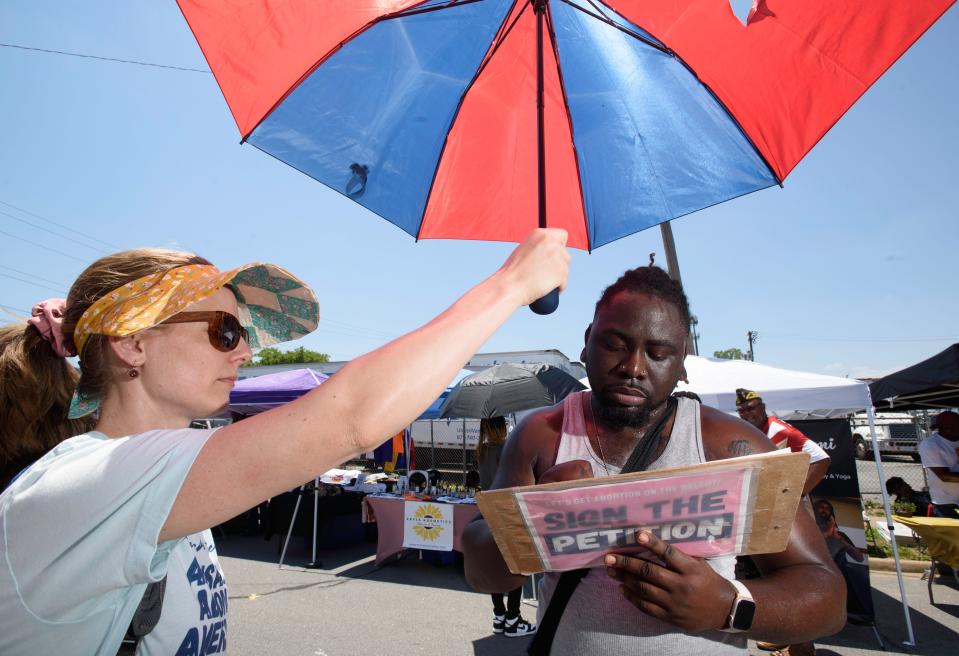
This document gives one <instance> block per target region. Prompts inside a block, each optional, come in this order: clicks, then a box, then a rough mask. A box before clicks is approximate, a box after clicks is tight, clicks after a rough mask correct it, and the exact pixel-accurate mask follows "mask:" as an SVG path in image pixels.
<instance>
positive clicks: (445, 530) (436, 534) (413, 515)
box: [403, 501, 453, 551]
mask: <svg viewBox="0 0 959 656" xmlns="http://www.w3.org/2000/svg"><path fill="white" fill-rule="evenodd" d="M404 520H405V521H404V522H403V546H404V547H406V548H408V549H429V550H431V551H452V549H453V512H452V510H451V509H449V507H448V506H446V505H444V504H441V503H422V502H418V501H407V502H406V503H405V509H404Z"/></svg>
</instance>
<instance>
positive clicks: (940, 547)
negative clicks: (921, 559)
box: [893, 515, 959, 603]
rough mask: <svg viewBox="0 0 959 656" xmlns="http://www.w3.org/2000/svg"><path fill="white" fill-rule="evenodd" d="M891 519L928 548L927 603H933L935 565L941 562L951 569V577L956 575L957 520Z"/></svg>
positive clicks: (958, 560)
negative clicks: (929, 564) (911, 532)
mask: <svg viewBox="0 0 959 656" xmlns="http://www.w3.org/2000/svg"><path fill="white" fill-rule="evenodd" d="M893 519H894V520H895V521H897V522H899V523H900V524H904V525H906V526H908V527H909V528H911V529H912V530H913V531H915V532H916V533H918V534H919V537H921V538H922V541H923V542H925V543H926V545H927V546H928V547H929V555H930V556H932V567H931V569H930V570H929V603H935V602H933V600H932V580H933V579H934V578H935V576H936V564H937V563H940V562H941V563H944V564H946V565H948V566H949V567H952V568H953V576H955V575H956V574H955V572H956V568H957V567H959V519H946V518H945V517H900V516H899V515H893ZM957 578H959V577H957ZM957 582H959V581H957Z"/></svg>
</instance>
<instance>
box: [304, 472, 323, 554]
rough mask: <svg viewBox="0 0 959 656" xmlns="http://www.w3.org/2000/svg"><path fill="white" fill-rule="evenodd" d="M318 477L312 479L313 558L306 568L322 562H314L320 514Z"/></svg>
mask: <svg viewBox="0 0 959 656" xmlns="http://www.w3.org/2000/svg"><path fill="white" fill-rule="evenodd" d="M319 508H320V479H319V478H314V479H313V550H312V552H311V553H312V554H313V558H312V560H310V562H308V563H307V564H306V567H307V569H319V568H320V567H323V563H318V562H316V525H317V523H318V520H319V514H320V510H319Z"/></svg>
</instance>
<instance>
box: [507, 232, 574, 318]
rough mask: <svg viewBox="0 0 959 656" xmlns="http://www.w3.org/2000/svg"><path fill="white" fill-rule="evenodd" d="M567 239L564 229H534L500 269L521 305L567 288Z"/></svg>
mask: <svg viewBox="0 0 959 656" xmlns="http://www.w3.org/2000/svg"><path fill="white" fill-rule="evenodd" d="M566 239H567V233H566V231H565V230H562V229H560V228H537V229H535V230H532V231H530V233H529V235H527V236H526V239H525V240H523V243H521V244H520V245H519V246H517V247H516V249H515V250H514V251H513V252H512V253H511V254H510V256H509V258H508V259H507V260H506V262H505V263H504V264H503V266H502V267H501V268H500V273H502V274H504V275H505V276H506V279H507V280H508V281H509V284H510V286H511V287H512V289H514V290H515V291H516V292H517V294H518V300H519V303H520V304H521V305H529V304H530V303H532V302H533V301H535V300H536V299H538V298H541V297H543V296H545V295H547V294H549V293H550V292H552V291H554V290H557V293H558V292H561V291H563V290H564V289H566V277H567V276H568V275H569V253H568V252H567V250H566Z"/></svg>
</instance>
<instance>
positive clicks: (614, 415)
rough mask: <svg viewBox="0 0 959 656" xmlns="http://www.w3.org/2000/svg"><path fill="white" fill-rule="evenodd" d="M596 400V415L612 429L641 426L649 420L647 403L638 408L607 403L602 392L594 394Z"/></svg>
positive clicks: (649, 411)
mask: <svg viewBox="0 0 959 656" xmlns="http://www.w3.org/2000/svg"><path fill="white" fill-rule="evenodd" d="M596 401H597V404H596V405H597V406H598V412H597V413H596V414H597V417H598V418H599V420H600V421H602V422H603V423H604V424H606V425H607V426H609V427H610V428H613V429H618V428H643V427H644V426H646V424H647V423H648V422H649V415H650V413H651V412H652V410H651V409H650V408H649V406H648V405H646V406H644V407H642V408H640V407H636V406H632V407H629V406H621V405H615V404H612V403H609V402H607V401H606V399H604V398H603V395H602V394H599V395H597V396H596ZM657 407H658V406H657Z"/></svg>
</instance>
